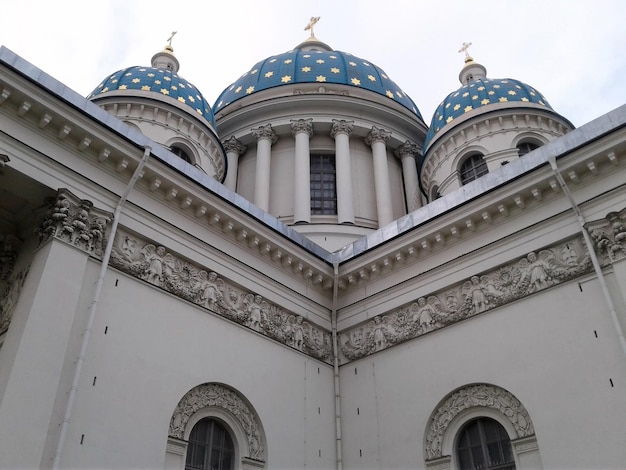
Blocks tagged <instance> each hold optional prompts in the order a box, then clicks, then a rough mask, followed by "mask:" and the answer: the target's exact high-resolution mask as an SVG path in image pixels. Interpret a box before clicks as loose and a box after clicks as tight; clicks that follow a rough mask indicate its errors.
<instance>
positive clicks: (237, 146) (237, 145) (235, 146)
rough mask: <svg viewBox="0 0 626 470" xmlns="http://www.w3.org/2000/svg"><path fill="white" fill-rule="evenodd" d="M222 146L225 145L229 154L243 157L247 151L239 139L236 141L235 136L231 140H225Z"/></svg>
mask: <svg viewBox="0 0 626 470" xmlns="http://www.w3.org/2000/svg"><path fill="white" fill-rule="evenodd" d="M222 144H223V145H224V148H225V149H226V151H227V152H229V153H230V152H234V153H236V154H237V155H241V154H243V153H244V152H245V151H246V146H245V145H243V144H242V143H241V142H239V141H238V140H237V139H235V136H232V137H231V138H230V139H228V140H225V141H224V142H222Z"/></svg>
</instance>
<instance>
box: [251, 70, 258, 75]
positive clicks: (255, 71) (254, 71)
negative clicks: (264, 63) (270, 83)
mask: <svg viewBox="0 0 626 470" xmlns="http://www.w3.org/2000/svg"><path fill="white" fill-rule="evenodd" d="M258 71H259V70H258V69H254V70H253V71H252V72H250V74H251V75H254V74H255V73H257V72H258Z"/></svg>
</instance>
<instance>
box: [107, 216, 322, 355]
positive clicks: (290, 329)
mask: <svg viewBox="0 0 626 470" xmlns="http://www.w3.org/2000/svg"><path fill="white" fill-rule="evenodd" d="M110 264H111V266H113V267H115V268H117V269H119V270H121V271H123V272H125V273H127V274H130V275H132V276H134V277H136V278H138V279H143V280H144V281H146V282H149V283H150V284H153V285H155V286H157V287H160V288H161V289H164V290H166V291H167V292H170V293H171V294H174V295H176V296H178V297H180V298H182V299H185V300H187V301H189V302H192V303H194V304H196V305H199V306H200V307H203V308H206V309H208V310H210V311H212V312H214V313H216V314H218V315H220V316H222V317H224V318H227V319H228V320H231V321H234V322H236V323H238V324H240V325H244V326H246V327H248V328H250V329H252V330H254V331H256V332H257V333H260V334H262V335H264V336H267V337H269V338H272V339H274V340H276V341H278V342H280V343H282V344H285V345H286V346H289V347H291V348H294V349H296V350H298V351H300V352H303V353H305V354H307V355H309V356H312V357H314V358H316V359H320V360H323V361H326V362H329V361H330V360H331V345H330V333H329V332H327V331H325V330H322V329H321V328H319V327H317V326H314V325H313V324H311V323H309V322H307V321H306V320H305V319H304V317H302V316H301V315H298V314H296V313H292V312H288V311H285V310H283V309H281V308H280V307H279V306H278V305H274V304H271V303H269V302H267V301H266V300H265V299H263V297H262V296H260V295H258V294H256V293H253V292H250V291H247V290H244V289H241V288H239V287H238V286H236V285H235V284H233V283H231V282H229V281H227V280H224V279H222V278H221V277H220V276H219V275H218V274H217V273H216V272H214V271H211V270H206V269H205V268H204V267H202V266H199V265H197V264H195V263H192V262H190V261H188V260H186V259H183V258H182V257H180V256H178V255H175V254H172V253H171V252H169V251H168V249H167V248H165V247H164V246H157V245H155V244H152V243H151V242H149V241H145V240H143V239H141V238H139V237H137V236H135V235H133V234H131V233H129V232H126V231H125V230H124V229H122V228H120V229H119V230H118V232H117V234H116V239H115V242H114V244H113V251H112V253H111V261H110Z"/></svg>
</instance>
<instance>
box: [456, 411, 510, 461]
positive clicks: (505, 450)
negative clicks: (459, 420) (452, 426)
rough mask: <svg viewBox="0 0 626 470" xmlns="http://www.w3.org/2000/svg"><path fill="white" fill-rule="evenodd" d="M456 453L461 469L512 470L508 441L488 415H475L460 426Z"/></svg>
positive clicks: (503, 431)
mask: <svg viewBox="0 0 626 470" xmlns="http://www.w3.org/2000/svg"><path fill="white" fill-rule="evenodd" d="M456 456H457V462H458V468H459V469H460V470H515V460H514V457H513V450H512V448H511V440H510V439H509V436H508V434H507V432H506V430H505V429H504V427H503V426H502V425H501V424H500V423H498V422H497V421H496V420H494V419H491V418H484V417H481V418H476V419H473V420H471V421H469V422H468V423H466V424H465V425H464V426H463V427H462V428H461V430H460V431H459V433H458V437H457V441H456Z"/></svg>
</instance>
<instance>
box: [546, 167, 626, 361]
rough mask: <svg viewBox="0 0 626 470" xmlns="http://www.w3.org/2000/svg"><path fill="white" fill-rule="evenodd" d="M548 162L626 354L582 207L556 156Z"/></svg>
mask: <svg viewBox="0 0 626 470" xmlns="http://www.w3.org/2000/svg"><path fill="white" fill-rule="evenodd" d="M548 162H549V163H550V166H551V167H552V171H553V173H554V176H556V179H557V181H558V182H559V184H560V185H561V188H562V189H563V192H564V193H565V195H566V196H567V199H568V200H569V203H570V204H571V206H572V210H573V211H574V213H575V214H576V219H577V220H578V225H579V226H580V231H581V232H582V234H583V238H584V239H585V244H586V245H587V250H588V251H589V256H590V257H591V263H592V264H593V269H594V270H595V272H596V276H597V277H598V282H599V283H600V287H601V288H602V293H603V294H604V300H605V301H606V304H607V306H608V307H609V313H610V315H611V320H613V325H614V326H615V331H616V332H617V336H618V337H619V342H620V345H621V346H622V352H623V353H624V355H625V356H626V339H624V330H623V329H622V325H621V324H620V322H619V319H618V316H617V311H616V310H615V305H614V304H613V300H612V299H611V295H610V293H609V288H608V286H607V284H606V279H605V277H604V273H603V272H602V268H601V267H600V263H599V261H598V257H597V256H596V252H595V250H594V248H593V242H592V240H591V237H590V236H589V233H588V232H587V229H586V228H585V219H584V217H583V215H582V213H581V212H580V209H579V207H578V205H577V204H576V202H575V201H574V197H573V196H572V193H571V192H570V190H569V188H568V187H567V183H566V182H565V180H564V179H563V176H562V175H561V172H560V171H559V169H558V167H557V166H556V157H555V156H553V155H551V156H549V157H548Z"/></svg>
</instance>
